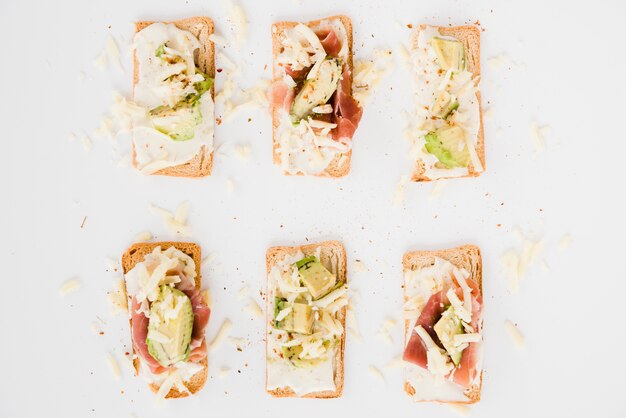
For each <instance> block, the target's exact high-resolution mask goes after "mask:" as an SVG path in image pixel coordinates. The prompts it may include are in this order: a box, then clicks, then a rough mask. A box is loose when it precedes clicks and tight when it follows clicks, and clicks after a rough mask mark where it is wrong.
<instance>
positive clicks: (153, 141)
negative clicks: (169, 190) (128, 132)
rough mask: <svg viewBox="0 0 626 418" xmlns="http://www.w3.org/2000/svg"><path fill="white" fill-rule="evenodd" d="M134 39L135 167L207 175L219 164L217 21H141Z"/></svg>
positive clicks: (181, 175)
mask: <svg viewBox="0 0 626 418" xmlns="http://www.w3.org/2000/svg"><path fill="white" fill-rule="evenodd" d="M136 31H137V32H136V34H135V38H134V76H133V95H134V102H135V103H136V105H138V106H139V108H141V109H143V110H144V112H143V114H142V117H137V118H136V119H135V121H134V126H133V152H132V162H133V166H135V167H136V168H138V169H139V170H140V171H141V172H143V173H145V174H160V175H167V176H180V177H202V176H208V175H209V174H211V168H212V166H213V134H214V103H213V96H214V90H213V80H214V77H215V61H214V46H213V43H212V42H211V41H210V40H209V36H210V35H211V34H212V33H213V21H212V20H211V19H209V18H207V17H193V18H189V19H183V20H178V21H175V22H172V23H162V22H138V23H136Z"/></svg>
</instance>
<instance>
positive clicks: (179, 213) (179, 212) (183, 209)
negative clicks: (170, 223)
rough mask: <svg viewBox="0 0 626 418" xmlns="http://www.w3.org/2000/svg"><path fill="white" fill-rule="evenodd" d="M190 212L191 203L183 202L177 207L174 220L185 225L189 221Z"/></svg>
mask: <svg viewBox="0 0 626 418" xmlns="http://www.w3.org/2000/svg"><path fill="white" fill-rule="evenodd" d="M188 213H189V203H188V202H183V203H181V204H180V205H178V207H177V208H176V214H175V215H174V222H176V223H177V224H180V225H184V224H185V223H186V222H187V214H188Z"/></svg>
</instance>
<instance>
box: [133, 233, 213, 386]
mask: <svg viewBox="0 0 626 418" xmlns="http://www.w3.org/2000/svg"><path fill="white" fill-rule="evenodd" d="M201 260H202V258H201V254H200V247H199V246H198V245H196V244H192V243H186V242H156V243H141V244H134V245H132V246H131V247H130V248H128V250H126V252H125V253H124V255H123V256H122V268H123V270H124V279H125V283H126V293H127V295H128V308H129V309H128V310H129V312H130V327H131V337H132V343H133V364H134V366H135V370H136V373H137V375H139V376H141V377H142V378H143V379H144V380H145V381H146V382H147V383H148V384H149V385H150V388H151V389H152V390H153V391H155V392H157V394H158V395H159V397H162V398H180V397H185V396H188V395H192V394H194V393H196V392H197V391H198V390H200V389H201V388H202V386H204V382H205V381H206V378H207V364H208V363H207V348H206V342H205V338H204V328H205V327H206V325H207V323H208V321H209V315H210V313H211V310H210V309H209V307H208V306H207V303H206V301H205V298H204V297H203V295H202V292H201V291H200V286H201V280H200V263H201Z"/></svg>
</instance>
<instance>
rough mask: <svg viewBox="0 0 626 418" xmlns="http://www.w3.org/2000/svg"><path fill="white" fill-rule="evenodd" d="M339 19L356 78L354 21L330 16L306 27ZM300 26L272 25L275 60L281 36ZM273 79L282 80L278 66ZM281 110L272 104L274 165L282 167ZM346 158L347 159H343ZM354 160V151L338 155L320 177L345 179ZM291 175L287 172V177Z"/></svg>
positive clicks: (352, 75) (292, 23)
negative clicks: (280, 147)
mask: <svg viewBox="0 0 626 418" xmlns="http://www.w3.org/2000/svg"><path fill="white" fill-rule="evenodd" d="M332 19H338V20H340V21H341V23H343V26H344V27H345V28H346V34H347V36H348V66H349V67H350V77H354V74H353V73H354V69H353V66H352V20H350V18H349V17H348V16H343V15H338V16H330V17H326V18H324V19H318V20H313V21H311V22H307V23H306V25H307V26H309V27H314V26H316V25H318V24H319V23H320V22H322V21H323V20H332ZM298 24H300V22H277V23H274V24H273V25H272V56H273V57H274V59H276V57H278V55H279V54H280V52H281V49H282V48H283V46H282V43H281V35H282V34H283V33H284V31H285V30H286V29H288V28H293V27H295V26H297V25H298ZM273 79H274V81H277V80H280V79H281V75H280V74H279V73H278V72H277V70H276V66H273ZM279 111H280V109H279V107H277V106H275V105H274V103H272V144H273V145H272V153H273V156H274V164H277V165H280V154H279V153H278V147H279V146H280V139H279V138H278V136H277V131H278V126H279V125H280V112H279ZM343 157H345V158H343ZM351 158H352V150H350V151H348V152H347V153H345V154H338V155H337V156H336V157H335V158H333V159H332V160H331V162H330V163H329V164H328V166H327V167H326V168H325V169H324V171H322V172H321V173H319V174H316V176H318V177H343V176H346V175H348V173H349V172H350V162H351ZM290 174H291V173H288V172H285V175H290ZM297 175H303V173H301V172H300V173H297Z"/></svg>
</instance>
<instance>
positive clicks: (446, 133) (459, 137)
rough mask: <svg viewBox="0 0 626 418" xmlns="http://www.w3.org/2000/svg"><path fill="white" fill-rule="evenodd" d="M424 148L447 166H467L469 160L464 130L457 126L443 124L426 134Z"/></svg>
mask: <svg viewBox="0 0 626 418" xmlns="http://www.w3.org/2000/svg"><path fill="white" fill-rule="evenodd" d="M425 138H426V150H427V151H428V152H429V153H431V154H433V155H434V156H435V157H437V159H438V160H439V161H440V162H441V163H442V164H443V165H444V166H446V167H447V168H455V167H467V166H468V165H469V161H470V155H469V150H468V149H467V143H466V142H465V132H464V131H463V128H461V127H458V126H449V125H448V126H444V127H442V128H439V129H437V130H436V131H432V132H429V133H427V134H426V136H425Z"/></svg>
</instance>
